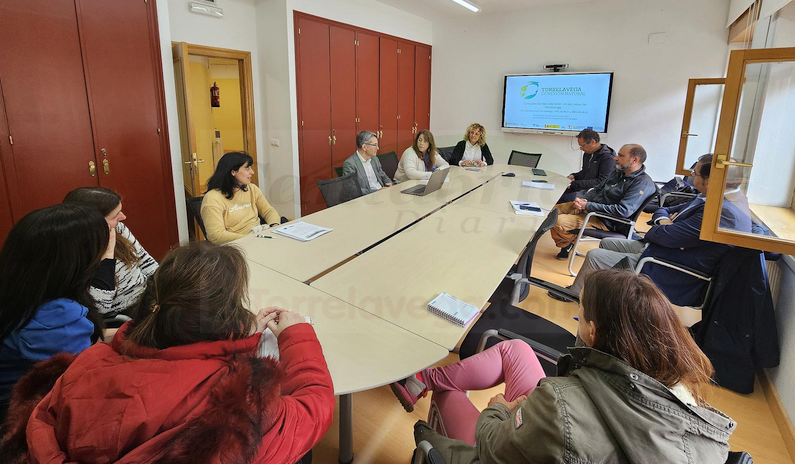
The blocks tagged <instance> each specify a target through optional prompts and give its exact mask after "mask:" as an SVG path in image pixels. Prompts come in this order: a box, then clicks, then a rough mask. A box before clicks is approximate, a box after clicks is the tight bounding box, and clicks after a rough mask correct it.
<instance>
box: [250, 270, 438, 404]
mask: <svg viewBox="0 0 795 464" xmlns="http://www.w3.org/2000/svg"><path fill="white" fill-rule="evenodd" d="M248 265H249V272H250V276H249V298H250V300H251V301H250V302H251V308H252V310H259V309H260V308H265V307H268V306H280V307H282V308H285V309H288V310H290V311H296V312H298V313H300V314H301V315H303V316H309V317H311V318H312V322H313V324H314V329H315V332H316V333H317V336H318V339H319V340H320V344H321V345H322V347H323V354H324V355H325V357H326V363H327V364H328V367H329V371H330V372H331V378H332V380H333V382H334V394H335V395H344V394H348V393H354V392H358V391H362V390H367V389H370V388H375V387H380V386H381V385H386V384H389V383H392V382H394V381H396V380H400V379H403V378H406V377H408V376H409V375H411V374H413V373H415V372H417V371H419V370H421V369H424V368H426V367H428V366H431V365H433V364H435V363H436V362H438V361H439V360H440V359H442V358H444V357H445V356H447V354H448V350H446V349H445V348H443V347H442V346H440V345H438V344H436V343H432V342H430V341H428V340H426V339H424V338H421V337H419V336H417V335H415V334H412V333H410V332H408V331H406V330H404V329H401V328H400V327H398V326H396V325H394V324H392V323H389V322H387V321H385V320H383V319H381V318H379V317H376V316H374V315H372V314H370V313H367V312H365V311H362V310H360V309H358V308H355V307H353V306H351V305H350V304H348V303H345V302H344V301H341V300H339V299H337V298H334V297H332V296H329V295H327V294H325V293H323V292H321V291H319V290H317V289H314V288H312V287H310V286H309V285H306V284H303V283H301V282H298V281H297V280H294V279H291V278H289V277H286V276H284V275H282V274H279V273H278V272H275V271H273V270H270V269H268V268H266V267H264V266H261V265H259V264H257V263H254V262H251V261H250V260H249V262H248Z"/></svg>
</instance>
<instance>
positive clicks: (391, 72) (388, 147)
mask: <svg viewBox="0 0 795 464" xmlns="http://www.w3.org/2000/svg"><path fill="white" fill-rule="evenodd" d="M380 45H381V47H380V50H381V56H380V63H381V76H380V82H381V86H380V87H381V92H380V96H379V97H380V98H379V102H380V106H379V118H378V119H379V124H378V128H379V130H380V131H381V138H380V140H379V142H378V143H379V144H380V148H379V151H380V152H381V153H387V152H390V151H394V152H397V155H398V156H400V155H401V154H402V153H403V152H402V151H398V119H397V116H398V53H397V49H398V43H397V40H392V39H385V38H383V37H381V44H380Z"/></svg>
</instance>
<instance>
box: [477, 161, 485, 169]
mask: <svg viewBox="0 0 795 464" xmlns="http://www.w3.org/2000/svg"><path fill="white" fill-rule="evenodd" d="M475 163H477V165H478V167H481V168H485V167H486V162H485V161H483V160H477V161H475Z"/></svg>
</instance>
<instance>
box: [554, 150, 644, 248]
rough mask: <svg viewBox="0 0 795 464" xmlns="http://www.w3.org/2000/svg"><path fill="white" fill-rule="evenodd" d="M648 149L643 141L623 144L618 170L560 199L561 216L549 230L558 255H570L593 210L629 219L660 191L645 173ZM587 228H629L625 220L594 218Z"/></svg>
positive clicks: (618, 159) (616, 162) (625, 229)
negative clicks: (568, 199)
mask: <svg viewBox="0 0 795 464" xmlns="http://www.w3.org/2000/svg"><path fill="white" fill-rule="evenodd" d="M645 162H646V150H644V149H643V147H641V146H640V145H636V144H630V145H624V146H623V147H621V149H620V150H618V155H616V157H615V171H613V173H612V174H610V175H609V176H608V177H607V178H606V179H604V180H603V181H602V182H600V183H599V185H597V186H596V187H594V188H592V189H591V190H589V191H588V192H586V193H585V195H583V196H582V197H578V198H576V199H575V200H574V201H571V202H568V203H561V204H559V205H557V206H555V208H557V209H558V211H559V213H560V214H558V220H557V222H556V223H555V226H554V227H553V228H552V230H551V231H550V232H551V234H552V238H553V239H554V240H555V246H557V247H558V248H560V252H559V253H558V255H557V256H556V258H558V259H568V258H569V252H570V251H571V248H572V244H573V243H574V241H575V240H577V233H578V231H579V229H580V228H581V227H582V226H583V224H584V223H585V216H586V215H587V214H588V213H590V212H594V211H595V212H600V213H604V214H607V215H610V216H614V217H619V218H624V219H628V218H629V217H631V216H632V215H633V214H635V212H636V211H637V210H638V209H639V208H640V207H641V205H642V204H643V202H644V201H645V200H646V199H647V198H648V197H649V196H651V195H654V193H655V192H656V191H657V187H656V186H655V185H654V181H653V180H652V179H651V177H649V175H648V174H646V167H645V166H644V165H643V163H645ZM587 228H589V229H601V230H613V231H617V232H622V233H625V232H628V230H629V229H628V226H627V225H626V224H623V223H620V222H615V221H610V220H609V219H600V218H592V219H590V220H589V221H588V225H587Z"/></svg>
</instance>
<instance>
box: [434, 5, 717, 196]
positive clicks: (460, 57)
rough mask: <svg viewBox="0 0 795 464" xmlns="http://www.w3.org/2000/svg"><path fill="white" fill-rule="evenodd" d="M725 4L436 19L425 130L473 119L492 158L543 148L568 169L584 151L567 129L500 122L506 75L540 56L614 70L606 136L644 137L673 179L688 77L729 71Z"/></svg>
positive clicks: (445, 133)
mask: <svg viewBox="0 0 795 464" xmlns="http://www.w3.org/2000/svg"><path fill="white" fill-rule="evenodd" d="M728 6H729V5H728V2H727V1H725V0H700V1H692V0H593V1H591V2H588V3H581V4H577V5H560V6H558V5H551V6H539V7H536V8H533V9H529V10H522V11H516V12H512V13H506V14H493V15H476V16H472V17H469V18H463V19H454V20H447V21H436V22H434V26H433V43H434V47H433V70H432V90H431V130H432V131H433V133H434V135H435V136H436V140H437V142H439V145H450V144H452V143H454V142H456V141H457V140H459V139H460V137H461V136H462V135H463V132H464V129H465V128H466V126H467V125H468V124H469V123H471V122H475V121H478V122H480V123H482V124H484V125H485V126H486V128H487V130H488V143H489V147H490V148H491V151H492V153H494V154H495V155H496V156H495V158H496V160H497V162H507V158H508V154H509V153H510V151H511V149H520V150H522V151H530V152H540V153H543V157H542V159H541V167H542V168H547V169H551V170H553V171H558V172H562V173H569V172H572V171H574V170H577V169H578V168H579V162H580V159H581V157H580V152H579V151H578V150H577V148H578V147H577V144H576V141H575V140H572V137H565V136H552V135H525V134H522V135H519V134H504V133H502V132H500V126H501V121H500V119H501V111H502V93H503V75H504V74H511V73H535V72H543V68H542V66H543V64H546V63H569V65H570V67H569V69H568V71H604V70H607V71H614V72H615V80H614V85H613V96H612V106H611V108H610V119H609V129H608V130H609V132H608V134H607V136H605V137H604V138H603V141H604V142H605V143H607V144H608V145H610V146H612V147H613V148H615V149H616V150H618V149H619V148H620V146H621V145H623V144H625V143H639V144H641V145H643V146H644V147H645V148H646V150H647V152H648V154H649V159H648V161H647V167H648V169H649V173H650V174H651V176H652V177H653V178H654V179H656V180H667V179H670V178H671V177H673V171H674V166H675V164H676V156H677V152H678V145H679V135H680V131H681V124H682V113H683V111H684V102H685V94H686V91H687V81H688V79H690V78H694V77H722V76H724V75H725V69H726V62H727V56H728V50H729V47H728V45H727V44H726V40H727V37H728V32H727V30H726V27H725V26H726V25H725V21H726V15H727V14H728ZM658 32H665V33H666V41H665V42H664V43H662V44H649V43H648V36H649V34H651V33H658ZM462 77H465V78H462Z"/></svg>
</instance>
